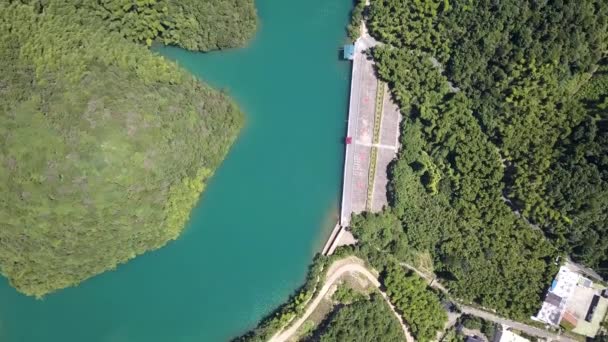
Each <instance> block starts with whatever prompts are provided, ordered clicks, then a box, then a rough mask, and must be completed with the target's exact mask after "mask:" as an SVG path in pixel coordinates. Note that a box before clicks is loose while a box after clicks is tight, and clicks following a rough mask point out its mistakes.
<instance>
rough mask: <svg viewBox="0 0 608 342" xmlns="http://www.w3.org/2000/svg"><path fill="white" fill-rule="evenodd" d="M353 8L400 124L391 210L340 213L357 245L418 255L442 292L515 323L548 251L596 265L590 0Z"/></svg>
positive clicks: (606, 37) (597, 142)
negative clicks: (373, 44)
mask: <svg viewBox="0 0 608 342" xmlns="http://www.w3.org/2000/svg"><path fill="white" fill-rule="evenodd" d="M368 13H369V16H368V18H367V20H368V22H369V27H370V32H371V33H372V34H373V35H374V36H375V37H376V38H378V39H379V40H381V41H383V42H384V43H386V45H385V46H384V47H378V48H376V49H375V50H374V51H373V57H374V59H375V60H376V65H377V72H378V75H379V77H380V78H381V79H383V80H384V81H386V82H387V83H389V85H390V88H391V92H392V95H393V97H394V99H395V100H396V101H397V103H398V104H399V106H400V108H401V111H402V112H403V114H404V123H403V125H402V134H401V145H402V148H401V150H400V152H399V155H398V159H397V161H395V163H394V164H393V165H392V167H391V169H390V172H389V173H390V178H391V180H390V184H389V189H388V190H389V198H390V204H391V206H390V208H389V209H388V210H386V211H385V212H384V213H381V214H378V215H371V214H366V215H363V216H360V217H358V218H355V219H354V220H353V221H352V222H353V230H354V232H355V233H356V235H357V236H358V237H359V238H360V241H361V242H362V243H363V244H364V245H365V244H369V245H370V246H372V247H373V248H377V249H380V250H382V251H384V252H389V253H391V254H392V255H393V256H396V257H397V258H399V259H402V260H404V259H407V258H411V257H412V256H413V255H415V254H416V253H427V252H430V253H431V255H432V256H433V259H434V264H435V265H434V266H435V270H436V271H437V272H438V274H439V276H441V277H442V278H443V280H444V282H445V283H447V284H448V286H449V287H450V290H451V293H453V294H454V295H455V296H456V297H457V298H460V299H464V300H467V301H469V300H470V301H475V302H477V303H479V304H481V305H483V306H485V307H492V308H495V309H497V310H498V311H499V312H501V313H503V314H506V315H509V316H512V317H517V318H527V317H529V316H530V314H532V313H533V312H534V311H535V310H536V309H537V308H538V305H539V303H540V301H541V295H542V293H543V290H544V288H546V286H547V285H548V283H549V281H550V278H551V277H552V275H553V273H554V272H555V265H554V260H555V258H556V257H557V256H559V255H564V254H570V255H571V256H572V257H573V258H574V259H575V260H577V261H581V262H583V263H585V264H586V265H588V266H591V267H596V268H599V271H600V272H603V273H604V274H607V273H606V272H607V270H608V269H607V268H606V266H607V263H608V253H607V252H608V242H606V241H605V239H601V238H600V237H601V236H603V235H605V234H606V226H605V222H606V213H607V212H608V202H607V200H606V198H608V196H606V187H607V185H608V173H607V172H608V169H607V168H606V155H607V154H606V149H607V146H608V145H607V142H608V141H607V140H606V139H607V131H606V128H607V126H608V125H606V116H607V107H608V105H606V103H608V102H607V101H608V100H607V98H608V88H607V87H606V85H607V84H608V83H607V82H606V60H604V59H603V56H604V54H605V53H606V51H608V15H607V13H608V6H607V5H606V3H605V2H603V1H600V0H591V1H585V2H580V1H567V0H564V1H540V2H539V1H519V0H505V1H491V0H453V1H443V0H441V1H438V0H428V1H422V0H414V1H397V0H376V1H372V2H371V8H370V10H369V11H368ZM601 222H603V223H601ZM373 248H368V249H367V250H373Z"/></svg>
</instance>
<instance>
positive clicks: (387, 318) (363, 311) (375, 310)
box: [303, 294, 405, 342]
mask: <svg viewBox="0 0 608 342" xmlns="http://www.w3.org/2000/svg"><path fill="white" fill-rule="evenodd" d="M317 330H318V331H315V332H313V334H312V336H311V337H309V338H305V339H303V341H307V342H313V341H319V342H343V341H349V342H369V341H386V342H400V341H405V337H404V335H403V330H401V326H400V325H399V321H397V319H396V318H395V316H393V313H392V312H391V310H390V308H389V307H388V306H387V304H386V303H385V302H384V299H382V297H380V295H378V294H372V295H371V296H370V298H369V299H360V300H357V301H355V302H353V303H351V304H348V305H341V306H339V307H338V308H336V309H335V310H334V312H332V313H331V314H330V315H329V317H328V318H327V321H326V322H323V323H322V324H321V325H320V327H319V328H318V329H317Z"/></svg>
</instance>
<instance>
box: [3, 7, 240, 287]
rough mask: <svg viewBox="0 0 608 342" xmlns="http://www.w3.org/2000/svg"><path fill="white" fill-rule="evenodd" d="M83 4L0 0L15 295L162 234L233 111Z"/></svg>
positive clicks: (8, 261) (203, 171)
mask: <svg viewBox="0 0 608 342" xmlns="http://www.w3.org/2000/svg"><path fill="white" fill-rule="evenodd" d="M124 2H125V3H150V2H146V1H143V2H141V1H137V2H135V1H124ZM93 3H95V4H107V3H109V2H108V1H100V2H96V1H95V2H90V3H89V2H86V1H80V2H78V1H76V2H73V3H72V2H63V1H52V2H47V1H31V4H22V3H20V2H16V1H7V0H0V46H2V49H0V151H1V153H0V192H2V194H3V196H2V199H0V270H1V271H2V273H3V274H4V275H6V276H7V277H8V278H9V280H10V282H11V284H12V285H13V286H15V287H16V288H17V289H18V290H19V291H21V292H23V293H25V294H28V295H35V296H43V295H45V294H47V293H49V292H51V291H54V290H57V289H60V288H64V287H67V286H71V285H74V284H77V283H79V282H81V281H83V280H84V279H86V278H88V277H91V276H93V275H95V274H98V273H100V272H103V271H105V270H108V269H112V268H114V267H116V265H117V264H119V263H122V262H126V261H127V260H129V259H131V258H133V257H135V256H136V255H138V254H141V253H144V252H145V251H148V250H151V249H156V248H159V247H161V246H163V245H164V244H165V243H167V242H168V241H169V240H172V239H176V238H177V237H178V235H179V233H180V232H181V230H182V229H183V227H184V225H185V223H186V221H187V219H188V216H189V213H190V210H191V208H192V207H193V206H194V205H195V203H196V201H197V200H198V196H199V194H200V192H201V191H202V190H203V188H204V185H205V183H206V182H207V179H208V178H209V177H210V176H211V174H212V173H213V171H214V170H215V169H216V168H217V166H218V165H219V163H220V162H221V160H222V159H223V157H224V156H225V154H226V153H227V151H228V148H229V146H230V144H231V143H232V141H233V140H234V139H235V137H236V134H237V132H238V129H239V128H240V126H241V125H242V121H243V118H242V114H241V112H240V111H239V109H238V108H237V107H236V105H235V104H234V103H233V102H232V101H231V100H230V99H229V98H228V97H227V96H226V95H225V94H223V93H220V92H217V91H215V90H212V89H210V88H209V87H208V86H206V85H204V84H202V83H200V82H199V81H198V80H196V79H195V78H194V77H192V76H190V75H188V74H187V73H186V72H185V71H183V70H181V69H179V68H178V67H177V66H176V65H175V64H174V63H172V62H168V61H167V60H165V59H164V58H161V57H159V56H155V55H153V54H151V53H150V52H149V51H148V50H147V49H146V48H145V47H144V46H140V45H137V44H134V43H132V42H130V41H128V40H126V39H125V38H123V37H122V36H121V34H120V33H118V32H113V28H110V30H108V27H107V26H108V25H107V23H108V22H107V21H106V22H104V21H102V19H101V18H98V17H97V15H96V14H94V13H89V12H87V10H86V6H85V5H87V6H88V5H90V4H93ZM87 13H88V16H87Z"/></svg>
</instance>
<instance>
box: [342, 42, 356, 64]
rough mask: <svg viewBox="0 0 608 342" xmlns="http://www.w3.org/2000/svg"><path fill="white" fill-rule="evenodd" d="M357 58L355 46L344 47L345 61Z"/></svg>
mask: <svg viewBox="0 0 608 342" xmlns="http://www.w3.org/2000/svg"><path fill="white" fill-rule="evenodd" d="M354 58H355V46H354V45H353V44H348V45H344V59H348V60H351V61H352V60H353V59H354Z"/></svg>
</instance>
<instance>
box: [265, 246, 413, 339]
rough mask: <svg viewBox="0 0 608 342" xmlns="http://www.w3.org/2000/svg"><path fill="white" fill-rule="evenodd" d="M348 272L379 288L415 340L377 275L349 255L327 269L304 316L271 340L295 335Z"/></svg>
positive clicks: (404, 327)
mask: <svg viewBox="0 0 608 342" xmlns="http://www.w3.org/2000/svg"><path fill="white" fill-rule="evenodd" d="M346 273H359V274H361V275H363V276H365V277H366V278H367V279H368V280H369V281H370V282H371V283H372V284H373V285H374V286H375V287H376V288H378V291H379V292H380V295H382V298H384V300H385V301H386V303H387V304H388V306H389V307H390V308H391V311H392V312H393V315H395V317H397V319H398V320H399V323H400V325H401V328H402V329H403V333H404V334H405V339H406V341H407V342H414V338H413V337H412V336H411V335H410V333H409V330H408V328H407V326H406V325H405V322H404V321H403V319H402V318H401V315H399V314H398V313H397V311H396V310H395V307H394V306H393V304H391V302H390V300H389V299H388V296H387V295H386V293H384V292H383V291H382V290H380V282H379V281H378V278H377V277H376V275H374V274H373V273H371V272H370V271H369V270H368V269H367V268H365V266H363V261H362V260H361V259H358V258H355V257H349V258H346V259H342V260H338V261H336V262H334V263H333V264H332V265H331V266H330V267H329V269H328V270H327V275H326V277H325V283H324V284H323V287H322V288H321V290H320V291H319V293H318V294H317V296H316V297H315V298H314V299H313V300H312V301H310V303H309V304H308V307H307V308H306V311H305V312H304V314H303V315H302V317H300V318H299V319H298V320H297V321H295V322H294V323H293V324H292V325H290V326H289V328H287V329H284V330H282V331H279V332H278V333H276V334H275V335H274V336H273V337H272V338H271V339H270V340H269V342H285V341H287V340H288V339H289V338H290V337H291V336H293V335H294V334H295V333H296V331H297V330H298V328H299V327H300V326H301V325H302V324H304V322H306V319H308V317H309V316H310V315H311V314H312V313H313V311H314V310H315V308H316V307H317V306H318V305H319V303H321V301H322V300H323V297H325V295H326V294H327V292H328V291H329V289H330V288H331V287H332V286H333V285H334V283H335V282H336V281H337V280H338V279H339V278H340V277H341V276H343V275H344V274H346Z"/></svg>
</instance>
